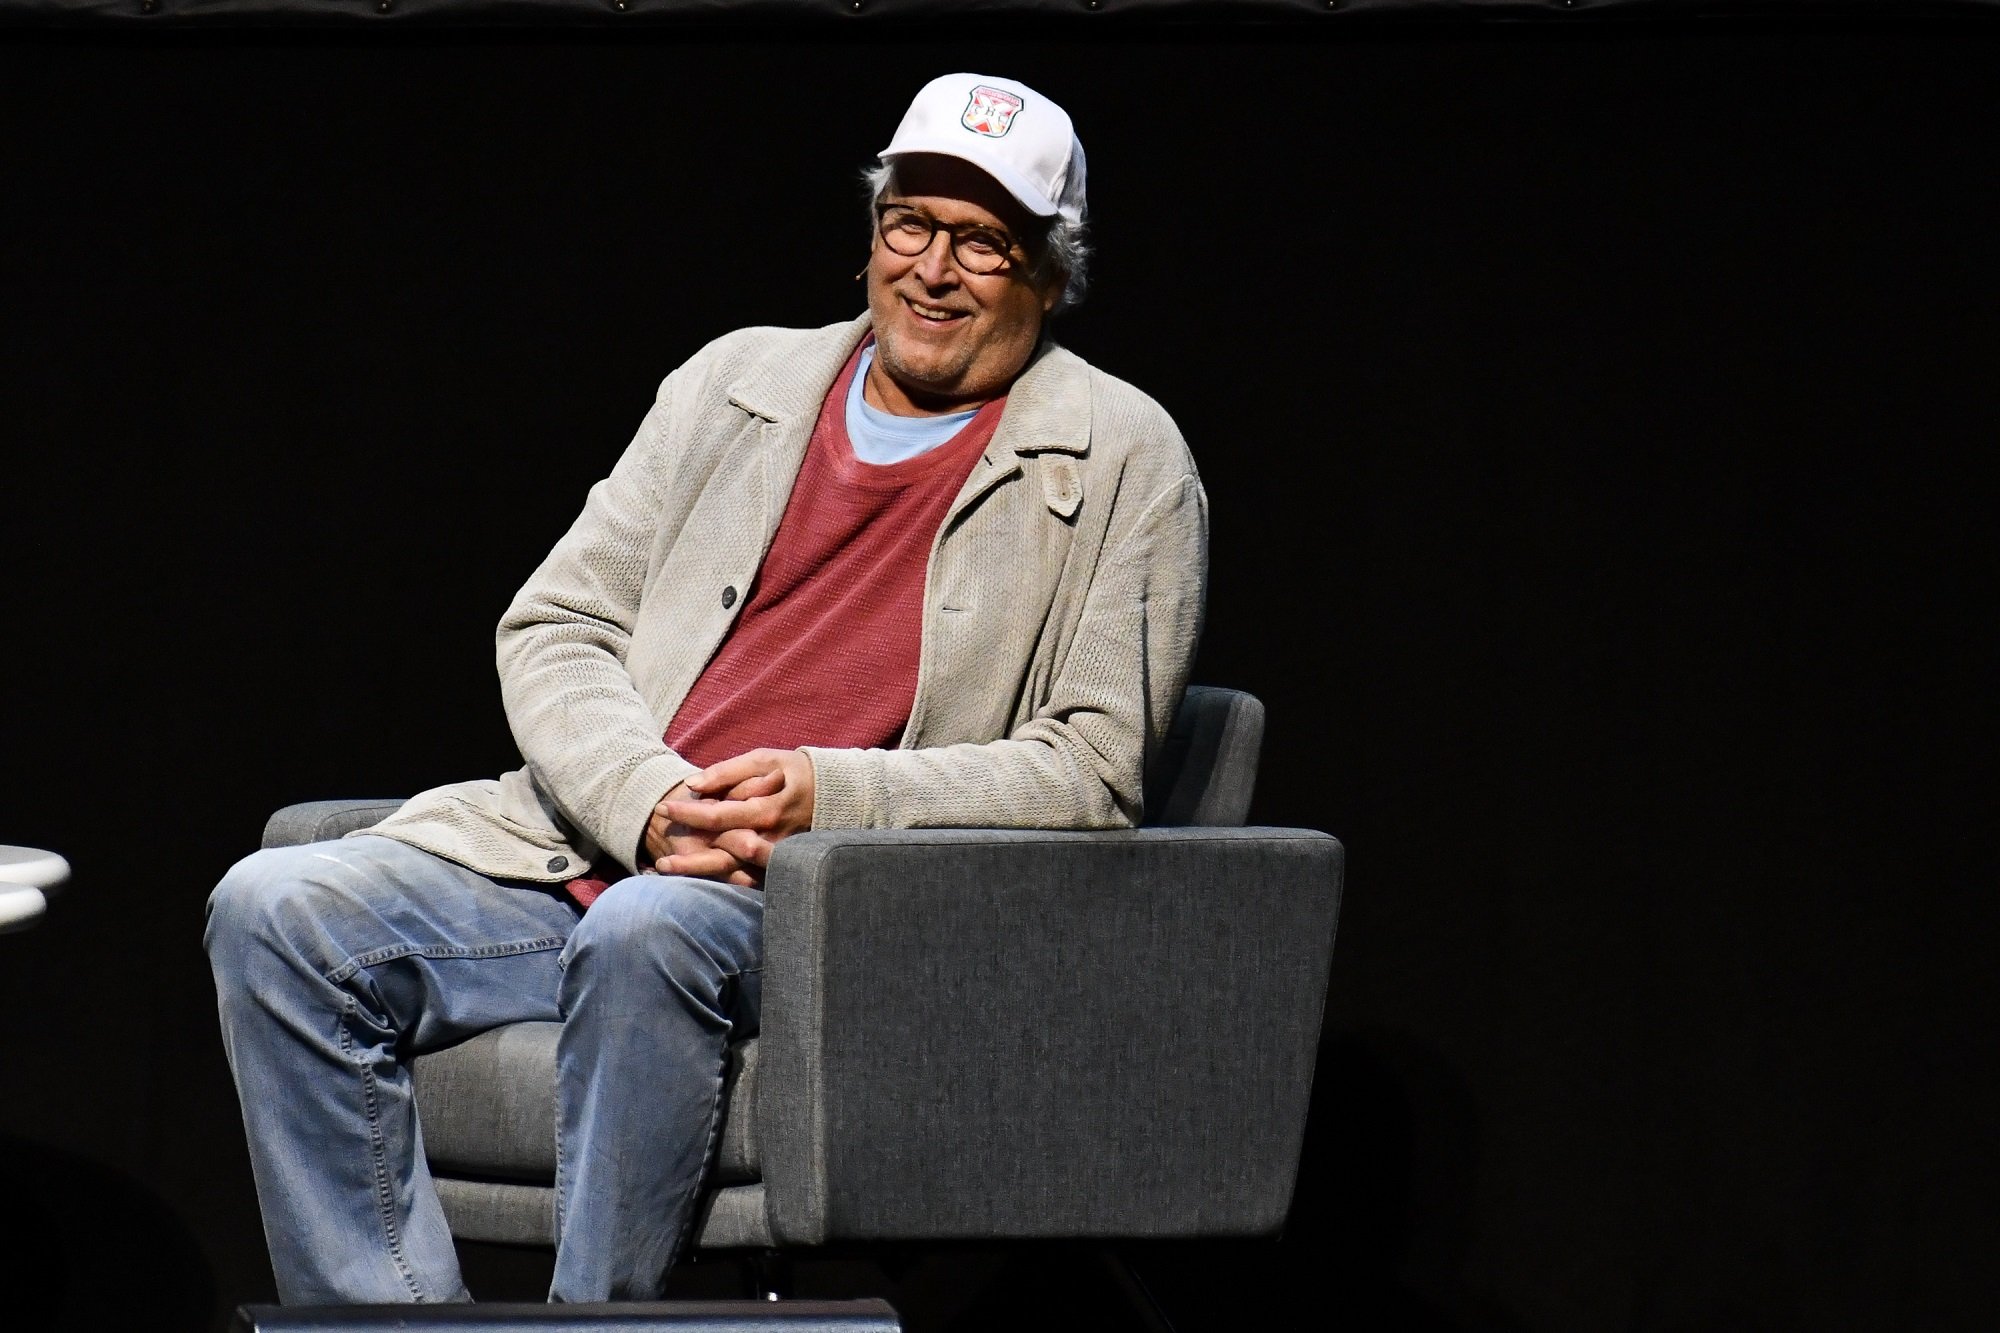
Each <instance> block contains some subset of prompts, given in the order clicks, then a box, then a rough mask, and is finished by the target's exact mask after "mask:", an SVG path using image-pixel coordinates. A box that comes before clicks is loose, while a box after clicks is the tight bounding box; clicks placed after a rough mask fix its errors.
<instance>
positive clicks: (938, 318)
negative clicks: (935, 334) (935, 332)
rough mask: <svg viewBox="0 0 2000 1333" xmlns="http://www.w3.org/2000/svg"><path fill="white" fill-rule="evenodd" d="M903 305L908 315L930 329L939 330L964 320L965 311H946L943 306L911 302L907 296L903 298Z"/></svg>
mask: <svg viewBox="0 0 2000 1333" xmlns="http://www.w3.org/2000/svg"><path fill="white" fill-rule="evenodd" d="M903 304H904V305H905V306H907V307H908V308H909V311H910V313H911V314H913V315H915V316H916V317H917V319H918V321H919V322H921V323H924V324H928V325H930V326H931V327H932V328H940V329H941V328H944V327H945V326H946V325H948V324H952V323H955V322H957V321H958V320H961V319H964V318H965V311H963V310H947V309H946V308H945V307H943V306H938V305H925V304H924V303H923V302H922V301H912V300H911V299H910V298H909V297H907V296H906V297H904V298H903Z"/></svg>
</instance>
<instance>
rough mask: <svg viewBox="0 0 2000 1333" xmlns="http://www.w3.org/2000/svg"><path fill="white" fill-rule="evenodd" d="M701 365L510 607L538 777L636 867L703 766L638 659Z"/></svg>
mask: <svg viewBox="0 0 2000 1333" xmlns="http://www.w3.org/2000/svg"><path fill="white" fill-rule="evenodd" d="M697 360H699V358H697ZM697 378H698V375H697V370H696V363H695V362H690V363H688V364H687V365H684V366H682V367H681V368H680V369H679V370H677V371H675V372H674V373H673V374H672V375H670V376H668V377H667V379H666V381H665V382H664V383H663V384H661V386H660V392H659V395H658V397H657V399H656V400H655V402H654V404H653V406H652V409H651V410H650V411H648V412H647V414H646V418H645V420H644V421H643V422H642V423H640V426H639V430H638V433H637V435H636V436H635V437H634V438H633V440H632V443H631V445H630V446H629V447H627V449H626V450H625V453H624V454H623V456H621V457H620V458H619V460H618V463H617V465H616V466H615V467H613V468H612V470H611V475H610V476H608V477H606V478H605V479H604V480H602V481H600V482H598V483H597V484H596V485H595V486H593V487H591V489H590V495H589V498H588V499H587V500H586V501H585V503H584V507H583V512H582V514H580V515H579V516H578V517H577V519H576V521H575V522H574V523H573V524H571V525H570V529H569V531H568V532H567V533H565V534H564V535H563V537H562V539H561V540H559V541H558V542H557V543H556V545H555V548H554V549H553V550H551V551H550V552H549V555H548V558H547V559H545V560H544V561H542V563H541V566H540V567H539V568H538V569H536V570H535V572H534V573H533V574H532V575H530V576H529V578H528V581H527V582H526V583H525V584H524V585H523V586H522V588H521V590H520V592H518V593H516V594H515V596H514V601H513V603H512V604H511V605H510V606H509V607H508V608H507V611H506V614H505V615H503V616H502V617H501V619H500V625H499V629H498V631H497V634H496V656H497V659H498V665H499V670H500V694H501V701H502V703H503V705H504V706H505V708H506V712H507V722H508V725H509V726H510V727H511V728H512V729H513V732H514V740H515V743H516V744H517V745H518V746H519V747H520V750H521V755H522V757H523V758H524V759H526V760H527V762H528V769H529V772H530V773H531V774H532V775H533V777H534V781H535V785H536V786H537V787H538V788H539V789H540V790H541V791H542V792H543V793H544V794H546V795H547V797H548V798H549V799H551V800H553V801H554V803H555V805H556V807H557V809H558V810H559V811H560V812H561V814H562V816H563V818H565V819H567V820H568V821H569V823H570V824H571V825H572V826H573V827H575V828H577V829H580V830H581V831H582V832H583V833H584V834H585V835H586V836H587V837H588V838H589V839H590V840H591V841H592V842H593V843H595V844H596V845H597V846H598V847H599V848H601V849H602V850H603V851H604V852H605V853H606V854H607V855H609V856H611V857H613V858H615V859H616V860H617V861H618V863H619V864H620V865H622V866H624V867H626V868H627V869H631V868H633V864H634V861H635V860H636V858H637V855H638V850H639V839H640V836H641V835H642V834H643V833H644V831H645V827H646V820H647V818H648V817H649V816H650V815H651V813H652V810H653V806H654V804H655V803H656V802H657V801H658V800H659V799H660V797H661V796H663V795H665V794H666V793H667V791H668V790H669V789H671V788H672V787H673V786H674V784H675V783H677V782H679V781H680V780H681V779H682V778H684V777H686V776H688V775H689V774H691V773H694V772H696V771H697V769H696V767H695V766H694V765H693V764H690V763H688V762H687V761H686V760H684V759H682V758H681V757H680V756H679V755H677V754H675V753H674V752H673V751H672V750H670V749H668V748H667V746H666V745H665V744H664V743H663V742H662V741H661V739H660V733H661V725H660V723H659V721H658V720H657V719H656V718H654V716H653V712H652V709H651V708H650V707H649V706H648V705H647V703H646V700H645V698H644V697H643V696H642V695H641V694H640V692H639V688H638V686H637V685H636V684H635V683H634V682H633V679H632V676H631V674H630V672H629V671H628V670H627V669H626V659H627V654H628V652H629V650H630V647H631V642H632V632H633V627H634V625H635V624H636V623H637V619H638V614H639V601H640V597H641V594H642V593H643V592H644V590H645V585H646V579H647V574H648V569H649V563H650V560H651V558H652V552H653V551H654V549H655V545H656V538H657V537H658V536H659V533H658V532H657V527H658V524H659V522H660V513H661V510H662V498H663V495H664V492H665V489H666V486H667V483H668V481H669V479H670V476H671V471H672V468H673V464H674V458H675V455H676V454H677V452H678V448H679V442H678V441H676V440H675V439H673V438H672V433H673V427H672V423H674V422H676V421H679V420H683V419H684V418H682V417H681V416H680V415H679V410H680V406H681V402H682V400H683V399H684V398H685V397H687V396H688V395H689V394H691V392H692V385H691V383H690V381H693V380H695V379H697Z"/></svg>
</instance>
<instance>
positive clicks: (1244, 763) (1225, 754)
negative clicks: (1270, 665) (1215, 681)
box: [1145, 685, 1264, 827]
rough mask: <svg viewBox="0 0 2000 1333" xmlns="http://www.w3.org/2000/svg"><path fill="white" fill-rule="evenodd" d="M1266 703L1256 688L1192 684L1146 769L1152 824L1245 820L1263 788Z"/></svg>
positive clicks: (1230, 823)
mask: <svg viewBox="0 0 2000 1333" xmlns="http://www.w3.org/2000/svg"><path fill="white" fill-rule="evenodd" d="M1263 748H1264V705H1263V704H1262V703H1260V702H1258V699H1257V696H1256V695H1254V694H1245V693H1244V692H1243V691H1241V690H1225V689H1219V688H1217V687H1216V686H1213V685H1190V686H1188V688H1187V693H1186V694H1184V695H1182V696H1181V706H1180V711H1179V712H1177V713H1175V714H1174V725H1173V727H1172V728H1171V729H1170V730H1169V731H1168V732H1167V743H1166V744H1165V745H1164V746H1162V747H1161V748H1160V753H1159V755H1158V756H1157V757H1156V758H1155V759H1154V760H1153V766H1152V768H1151V769H1150V770H1149V771H1148V772H1147V774H1146V821H1145V822H1146V823H1147V824H1149V825H1162V824H1165V825H1188V824H1203V825H1210V826H1213V825H1228V826H1231V827H1233V826H1236V825H1240V824H1241V823H1242V822H1243V821H1244V819H1246V818H1247V817H1248V816H1249V814H1250V797H1251V796H1252V794H1254V793H1255V791H1256V789H1257V759H1258V756H1259V754H1260V753H1261V752H1262V751H1263Z"/></svg>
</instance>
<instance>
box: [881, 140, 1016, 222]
mask: <svg viewBox="0 0 2000 1333" xmlns="http://www.w3.org/2000/svg"><path fill="white" fill-rule="evenodd" d="M890 165H891V167H892V168H893V172H894V174H893V175H892V176H891V178H890V181H889V189H888V192H887V193H886V194H885V195H884V196H883V197H884V198H885V199H895V200H903V201H907V202H912V203H921V204H922V205H923V206H924V207H925V209H926V210H927V211H929V212H931V213H933V214H935V215H936V216H937V217H938V218H939V219H940V220H942V221H946V222H983V223H986V224H988V225H992V226H998V227H1004V228H1005V229H1006V230H1007V231H1008V232H1010V233H1011V234H1013V235H1015V236H1026V235H1033V234H1035V233H1036V232H1038V231H1040V230H1041V222H1040V219H1038V218H1036V217H1034V216H1033V215H1032V214H1030V213H1029V212H1028V210H1027V209H1025V208H1023V207H1021V204H1020V201H1019V200H1017V199H1015V198H1014V196H1013V195H1011V194H1009V193H1007V191H1006V189H1005V187H1003V186H1002V185H1001V184H1000V182H999V181H996V180H994V179H993V178H992V177H991V176H989V175H987V174H986V173H985V172H983V171H981V170H980V169H979V168H978V167H975V166H973V165H972V164H971V163H970V162H966V161H963V160H961V159H959V158H955V157H945V156H943V155H941V154H937V153H906V154H903V155H901V156H899V157H897V158H896V159H895V161H894V162H892V163H891V164H890Z"/></svg>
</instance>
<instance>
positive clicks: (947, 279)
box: [916, 227, 958, 287]
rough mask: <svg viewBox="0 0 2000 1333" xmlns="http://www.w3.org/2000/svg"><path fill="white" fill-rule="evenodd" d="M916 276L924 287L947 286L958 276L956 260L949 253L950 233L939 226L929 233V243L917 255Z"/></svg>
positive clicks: (954, 281)
mask: <svg viewBox="0 0 2000 1333" xmlns="http://www.w3.org/2000/svg"><path fill="white" fill-rule="evenodd" d="M916 269H917V277H918V278H920V279H921V280H922V281H923V284H924V286H926V287H947V286H952V285H954V284H955V283H956V282H957V280H958V278H957V275H958V262H957V260H955V259H954V258H953V257H952V253H951V233H950V232H948V231H946V230H945V229H944V228H943V227H939V228H938V229H937V230H936V231H935V232H933V233H932V234H931V243H930V244H929V245H927V246H925V247H924V252H923V253H922V254H920V255H918V256H917V263H916Z"/></svg>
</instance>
